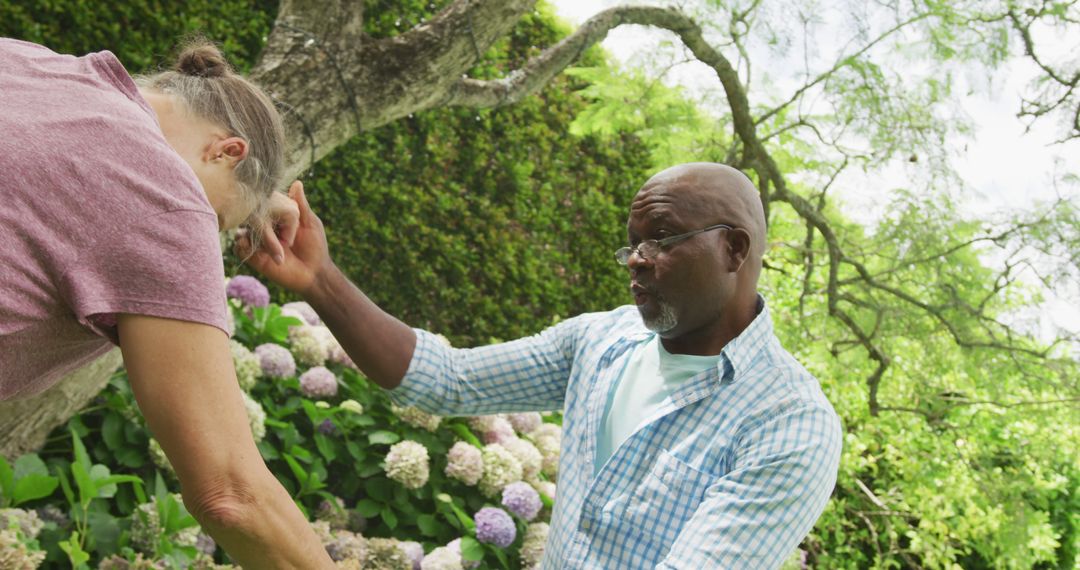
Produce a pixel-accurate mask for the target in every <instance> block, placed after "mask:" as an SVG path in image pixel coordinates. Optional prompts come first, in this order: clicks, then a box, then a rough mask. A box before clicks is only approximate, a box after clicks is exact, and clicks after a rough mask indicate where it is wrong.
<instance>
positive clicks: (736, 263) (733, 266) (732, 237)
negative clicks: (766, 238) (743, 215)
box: [727, 228, 750, 273]
mask: <svg viewBox="0 0 1080 570" xmlns="http://www.w3.org/2000/svg"><path fill="white" fill-rule="evenodd" d="M727 248H728V271H730V272H732V273H738V271H739V269H741V268H742V265H743V263H745V262H746V259H747V258H748V257H750V233H749V232H747V231H746V230H744V229H742V228H734V229H730V230H728V231H727Z"/></svg>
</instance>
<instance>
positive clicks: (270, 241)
mask: <svg viewBox="0 0 1080 570" xmlns="http://www.w3.org/2000/svg"><path fill="white" fill-rule="evenodd" d="M260 249H261V250H262V251H264V252H266V253H268V254H270V257H272V258H273V259H274V262H276V263H277V264H278V265H281V263H282V262H283V261H284V260H285V248H284V247H281V242H279V241H278V237H277V234H276V233H275V232H274V226H273V224H266V225H264V226H263V228H262V243H261V244H260Z"/></svg>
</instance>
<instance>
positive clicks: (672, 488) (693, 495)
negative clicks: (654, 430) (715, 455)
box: [625, 450, 713, 551]
mask: <svg viewBox="0 0 1080 570" xmlns="http://www.w3.org/2000/svg"><path fill="white" fill-rule="evenodd" d="M712 480H713V477H712V476H711V475H709V474H707V473H702V472H701V471H698V470H697V469H694V468H693V467H690V466H689V465H687V464H686V463H684V462H682V461H681V460H679V459H678V458H676V457H675V456H674V455H672V454H671V453H669V452H668V451H666V450H660V452H659V453H658V454H657V456H656V461H655V462H654V463H653V465H652V467H651V468H650V469H649V471H648V472H647V473H645V476H644V477H643V478H642V479H641V481H640V482H639V483H638V484H637V486H636V487H635V489H634V491H633V495H632V497H631V498H630V500H629V502H628V504H627V508H626V517H625V522H626V523H627V524H628V525H630V527H631V529H633V530H634V531H636V534H639V535H641V536H642V537H643V538H644V539H645V540H647V541H650V542H655V544H656V545H657V546H658V547H661V548H663V549H664V550H665V551H666V550H667V549H668V548H670V547H671V544H672V542H674V540H675V537H677V536H678V535H679V532H680V531H682V528H683V526H684V525H685V524H686V521H688V520H689V519H690V517H692V516H693V515H694V512H695V511H696V510H697V508H698V506H699V505H700V504H701V501H702V499H703V498H704V497H705V491H706V490H707V489H708V487H709V484H710V483H712Z"/></svg>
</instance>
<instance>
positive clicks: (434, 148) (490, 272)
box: [0, 0, 650, 344]
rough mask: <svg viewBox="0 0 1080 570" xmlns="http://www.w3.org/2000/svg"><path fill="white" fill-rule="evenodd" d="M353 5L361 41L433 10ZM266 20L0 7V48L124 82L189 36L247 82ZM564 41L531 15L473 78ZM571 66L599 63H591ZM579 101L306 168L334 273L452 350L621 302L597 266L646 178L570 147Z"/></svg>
mask: <svg viewBox="0 0 1080 570" xmlns="http://www.w3.org/2000/svg"><path fill="white" fill-rule="evenodd" d="M366 4H367V5H366V12H365V13H366V15H367V27H368V30H367V31H368V32H369V33H370V34H372V35H373V36H376V37H378V36H387V35H392V34H394V33H396V32H397V31H399V30H401V29H405V28H406V27H407V26H408V25H409V23H410V22H418V21H420V19H422V18H425V17H429V16H430V15H431V14H432V13H433V11H435V10H437V9H439V8H440V7H441V5H442V4H445V3H428V2H408V1H406V2H387V1H370V0H369V1H368V2H367V3H366ZM276 10H277V3H276V2H241V1H235V0H234V1H228V0H227V1H225V2H187V3H170V2H154V1H148V0H141V1H133V2H119V3H100V2H88V1H80V0H72V1H50V2H40V1H34V2H21V1H20V2H0V35H6V36H11V37H18V38H22V39H27V40H30V41H35V42H39V43H42V44H45V45H48V46H49V47H51V48H53V49H55V50H58V51H61V52H67V53H76V54H80V53H86V52H89V51H96V50H100V49H109V50H112V51H113V52H114V53H116V54H117V56H118V57H119V58H120V59H121V61H123V62H124V64H125V65H126V66H128V68H129V69H130V70H131V71H132V72H139V71H143V70H145V69H148V68H153V67H155V66H157V65H160V64H161V63H162V62H164V61H167V60H168V54H169V53H170V51H171V49H172V47H173V45H174V43H175V42H176V41H177V39H178V38H180V37H182V36H184V35H186V34H190V33H193V32H194V33H203V34H205V35H206V36H207V37H210V38H212V39H215V40H217V41H219V42H221V43H222V45H223V47H224V49H225V51H226V53H227V54H228V55H229V57H230V58H232V59H233V60H234V62H235V63H236V64H237V66H238V67H240V68H247V67H250V65H251V64H252V63H253V62H254V61H255V59H256V58H257V56H258V51H259V49H260V46H261V44H262V41H263V38H264V37H265V35H266V34H267V33H268V32H269V30H270V26H271V25H272V22H273V19H274V16H275V14H276ZM567 31H568V30H567V29H566V28H565V27H564V26H562V25H560V24H558V23H557V22H556V21H555V18H554V17H553V16H552V15H551V13H550V10H549V9H548V8H545V7H544V6H543V5H541V7H540V9H538V10H537V11H536V12H534V13H533V14H532V15H529V16H527V17H525V18H524V19H523V20H522V21H521V22H520V23H519V25H518V26H517V28H516V29H515V30H514V31H513V33H512V34H511V35H510V36H509V37H508V38H504V39H503V40H502V41H501V42H500V43H499V44H498V45H496V46H494V47H493V48H492V49H491V50H489V52H488V53H487V54H486V57H485V61H484V62H483V64H482V65H481V66H480V67H478V68H477V69H475V70H473V74H474V75H475V76H478V77H493V76H498V75H501V74H502V73H504V72H505V71H506V70H508V69H513V68H514V67H516V66H517V65H519V64H520V63H521V62H522V61H523V60H524V59H526V58H527V57H529V56H530V55H532V54H535V53H536V52H537V51H539V50H540V49H542V48H543V47H544V46H547V45H550V44H552V43H554V42H555V41H557V39H558V38H559V37H561V36H563V35H565V34H566V33H567ZM586 64H588V65H598V64H603V61H602V56H601V55H600V53H599V52H598V51H593V52H590V53H589V54H587V56H586ZM584 86H585V84H584V83H583V82H581V81H580V80H575V79H571V78H565V77H564V78H559V79H557V80H556V81H554V82H552V83H551V84H550V85H549V86H548V87H547V88H546V89H544V90H543V91H542V92H541V93H540V94H539V95H537V96H534V97H530V98H528V99H527V100H526V101H524V102H522V103H520V104H517V105H514V106H512V107H509V108H505V109H498V110H484V111H479V112H476V111H471V110H464V109H440V110H434V111H430V112H426V113H422V114H418V115H415V116H412V117H409V118H407V119H404V120H401V121H398V122H396V123H393V124H390V125H387V126H384V127H382V128H379V129H376V130H374V131H370V132H366V133H363V134H361V135H360V136H358V137H356V138H355V139H354V140H353V141H351V142H350V143H349V144H347V145H345V146H343V147H342V148H339V149H338V150H337V151H336V152H335V153H333V154H332V155H330V156H328V157H327V158H325V159H324V160H322V161H320V162H319V163H318V164H316V165H315V167H314V168H313V169H312V172H310V173H307V174H306V175H305V182H306V184H307V188H308V192H309V196H310V199H311V202H312V206H313V208H314V209H315V211H316V213H318V214H319V215H320V216H321V217H322V218H323V221H324V222H325V223H326V226H327V229H328V234H329V239H330V246H331V250H332V253H333V254H334V256H335V259H336V260H337V262H338V263H339V265H340V266H341V267H342V268H343V269H344V270H345V271H346V273H347V274H348V275H349V276H350V277H351V278H352V279H353V280H355V281H356V282H357V283H358V284H359V285H360V287H361V288H363V289H364V290H365V291H366V292H367V293H368V294H369V295H370V296H371V297H372V298H373V299H375V300H376V301H377V302H378V303H380V304H381V305H382V306H383V307H384V308H386V309H387V310H389V311H390V312H391V313H393V314H396V315H398V316H400V317H401V318H402V319H404V320H405V321H406V322H408V323H409V324H411V325H415V326H422V327H426V328H431V329H433V330H435V331H438V332H441V333H443V334H445V335H447V336H448V337H450V338H451V339H452V340H454V341H455V342H457V343H462V344H476V343H484V342H487V341H488V340H490V339H492V338H504V339H505V338H514V337H517V336H521V335H526V334H531V333H534V332H537V331H538V330H540V329H542V328H543V327H544V326H546V325H548V324H550V323H551V322H552V320H553V319H555V318H559V317H566V316H570V315H574V314H577V313H580V312H584V311H590V310H603V309H608V308H611V307H613V306H616V305H618V304H621V303H623V302H626V301H627V300H628V298H627V296H626V293H625V283H626V279H625V275H624V274H623V273H622V271H620V270H619V268H618V266H617V265H616V264H615V263H614V262H613V261H612V251H613V250H614V249H615V248H616V247H618V246H619V245H620V244H621V242H622V241H623V240H624V239H625V238H624V233H625V232H624V229H623V227H624V224H625V219H626V212H627V211H628V207H629V201H630V198H631V197H632V195H633V193H634V191H635V190H636V189H637V187H638V186H640V184H641V183H642V182H643V181H644V179H645V178H646V177H647V175H648V169H649V168H650V167H649V156H648V149H646V148H645V146H644V145H643V144H641V143H640V142H639V141H638V140H637V139H635V138H632V137H624V138H616V139H614V140H613V141H599V140H597V139H594V138H578V137H572V136H570V134H569V132H568V129H569V125H570V123H571V121H572V120H573V116H574V114H575V112H576V111H577V110H579V109H580V108H582V107H583V105H584V101H583V100H582V99H581V97H579V96H578V95H576V94H575V91H576V90H578V89H580V88H582V87H584ZM298 143H299V141H298ZM226 263H227V265H226V267H227V269H230V270H231V269H232V268H234V267H236V264H237V261H236V260H235V259H227V260H226ZM240 271H241V272H243V271H244V270H243V269H240ZM230 272H231V271H230ZM275 299H276V300H278V301H287V300H289V299H290V297H289V296H288V294H286V293H285V292H283V291H275Z"/></svg>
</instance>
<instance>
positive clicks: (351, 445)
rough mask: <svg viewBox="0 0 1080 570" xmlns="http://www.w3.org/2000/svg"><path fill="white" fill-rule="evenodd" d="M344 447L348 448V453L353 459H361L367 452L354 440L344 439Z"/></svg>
mask: <svg viewBox="0 0 1080 570" xmlns="http://www.w3.org/2000/svg"><path fill="white" fill-rule="evenodd" d="M345 449H347V450H349V455H351V456H352V457H353V459H355V460H357V461H363V460H364V459H365V458H366V457H367V452H366V451H364V448H362V447H360V444H359V443H356V442H355V441H351V440H350V441H346V442H345Z"/></svg>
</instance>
